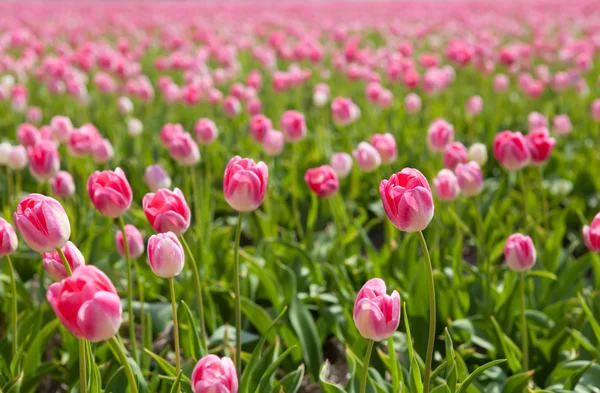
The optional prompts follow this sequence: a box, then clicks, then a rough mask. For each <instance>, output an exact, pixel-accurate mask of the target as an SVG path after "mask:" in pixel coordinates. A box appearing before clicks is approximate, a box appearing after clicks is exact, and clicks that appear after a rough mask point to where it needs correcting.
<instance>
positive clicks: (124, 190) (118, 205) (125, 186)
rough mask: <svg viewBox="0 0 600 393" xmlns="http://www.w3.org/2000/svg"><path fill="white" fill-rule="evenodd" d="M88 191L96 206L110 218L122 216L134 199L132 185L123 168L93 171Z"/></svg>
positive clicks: (88, 183)
mask: <svg viewBox="0 0 600 393" xmlns="http://www.w3.org/2000/svg"><path fill="white" fill-rule="evenodd" d="M87 192H88V195H89V197H90V200H91V201H92V203H93V204H94V207H95V208H96V209H97V210H98V211H99V212H100V214H102V215H103V216H106V217H109V218H117V217H120V216H122V215H123V213H125V212H126V211H127V210H129V207H130V206H131V201H132V199H133V194H132V191H131V186H130V185H129V181H127V177H126V176H125V172H123V170H122V169H121V168H117V169H115V170H114V171H110V170H107V171H102V172H99V171H96V172H94V173H92V175H91V176H90V177H89V179H88V182H87Z"/></svg>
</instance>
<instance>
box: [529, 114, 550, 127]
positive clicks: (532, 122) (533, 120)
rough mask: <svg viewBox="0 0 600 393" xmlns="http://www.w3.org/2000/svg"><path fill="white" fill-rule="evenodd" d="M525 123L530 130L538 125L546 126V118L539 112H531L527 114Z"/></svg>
mask: <svg viewBox="0 0 600 393" xmlns="http://www.w3.org/2000/svg"><path fill="white" fill-rule="evenodd" d="M527 123H528V125H529V129H530V130H533V129H535V128H540V127H548V118H547V117H546V116H544V115H542V114H541V113H539V112H531V113H530V114H529V115H528V116H527Z"/></svg>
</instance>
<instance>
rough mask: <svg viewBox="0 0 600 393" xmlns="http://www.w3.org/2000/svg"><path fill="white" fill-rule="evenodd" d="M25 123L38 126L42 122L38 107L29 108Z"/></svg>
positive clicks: (40, 110) (40, 111)
mask: <svg viewBox="0 0 600 393" xmlns="http://www.w3.org/2000/svg"><path fill="white" fill-rule="evenodd" d="M25 117H26V118H27V121H28V122H30V123H33V124H39V123H40V122H41V121H42V109H41V108H40V107H39V106H30V107H29V108H27V113H26V115H25Z"/></svg>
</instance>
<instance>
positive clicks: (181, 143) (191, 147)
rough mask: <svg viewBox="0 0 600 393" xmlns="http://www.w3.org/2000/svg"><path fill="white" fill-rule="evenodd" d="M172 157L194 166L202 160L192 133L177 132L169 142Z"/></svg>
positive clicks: (183, 163)
mask: <svg viewBox="0 0 600 393" xmlns="http://www.w3.org/2000/svg"><path fill="white" fill-rule="evenodd" d="M167 147H168V149H169V154H170V155H171V157H172V158H173V159H174V160H175V161H177V162H179V163H180V164H182V165H184V166H192V165H195V164H197V163H198V162H199V161H200V150H199V149H198V145H197V144H196V142H195V141H194V139H193V138H192V137H191V136H190V134H188V133H187V132H186V133H183V134H177V135H174V136H173V137H172V139H171V140H170V141H169V144H168V146H167Z"/></svg>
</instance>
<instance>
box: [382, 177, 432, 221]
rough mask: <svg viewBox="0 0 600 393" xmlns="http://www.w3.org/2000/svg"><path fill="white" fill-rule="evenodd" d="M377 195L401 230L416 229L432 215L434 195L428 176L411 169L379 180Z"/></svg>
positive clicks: (429, 219)
mask: <svg viewBox="0 0 600 393" xmlns="http://www.w3.org/2000/svg"><path fill="white" fill-rule="evenodd" d="M379 194H380V196H381V200H382V202H383V208H384V210H385V213H386V215H387V216H388V218H389V219H390V221H391V222H392V223H393V224H394V226H395V227H396V228H398V229H399V230H401V231H403V232H419V231H422V230H424V229H425V228H427V225H429V222H430V221H431V219H432V218H433V211H434V206H433V197H432V195H431V188H429V183H428V182H427V179H426V178H425V176H423V174H422V173H421V172H419V171H418V170H416V169H413V168H404V169H403V170H402V171H400V172H398V173H396V174H394V175H392V177H390V179H389V180H382V181H381V184H380V185H379Z"/></svg>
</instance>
